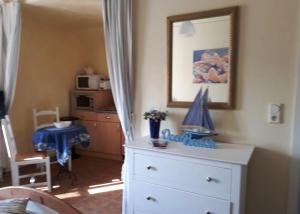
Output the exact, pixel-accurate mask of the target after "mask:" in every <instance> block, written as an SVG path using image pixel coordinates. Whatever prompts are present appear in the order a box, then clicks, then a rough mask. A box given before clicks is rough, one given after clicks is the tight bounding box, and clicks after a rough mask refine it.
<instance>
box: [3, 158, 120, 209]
mask: <svg viewBox="0 0 300 214" xmlns="http://www.w3.org/2000/svg"><path fill="white" fill-rule="evenodd" d="M121 166H122V162H120V161H114V160H106V159H99V158H91V157H84V156H81V157H80V158H79V159H76V160H73V172H74V173H75V174H76V175H77V180H76V181H75V183H74V186H72V185H71V180H70V179H69V177H68V176H67V175H64V176H63V177H62V178H61V179H60V180H57V181H56V182H55V183H54V184H53V186H54V189H53V191H52V193H51V194H52V195H55V196H56V197H58V198H60V199H62V200H64V201H66V202H67V203H69V204H71V205H72V206H73V207H75V208H77V209H78V210H79V211H81V212H82V213H84V214H85V213H86V214H120V213H121V209H122V188H123V184H122V182H121V181H120V179H121ZM31 168H33V167H31ZM31 168H27V169H26V168H25V169H22V171H23V170H24V171H26V172H28V171H32V169H31ZM51 172H52V177H55V175H56V174H57V172H58V166H57V165H56V164H55V165H53V166H52V168H51ZM8 185H10V176H9V175H6V176H5V180H4V183H0V186H8ZM41 189H44V188H41Z"/></svg>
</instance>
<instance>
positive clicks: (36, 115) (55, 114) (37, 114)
mask: <svg viewBox="0 0 300 214" xmlns="http://www.w3.org/2000/svg"><path fill="white" fill-rule="evenodd" d="M32 112H33V125H34V130H37V129H40V128H45V127H48V126H53V123H38V118H41V117H50V116H52V117H55V120H54V121H53V122H59V121H60V119H59V108H58V107H55V110H41V111H37V109H36V108H34V109H33V110H32ZM47 154H48V155H49V156H51V157H53V156H55V154H53V153H51V152H47ZM50 163H51V164H55V163H57V161H51V162H50ZM68 169H69V171H72V157H71V156H70V157H69V161H68Z"/></svg>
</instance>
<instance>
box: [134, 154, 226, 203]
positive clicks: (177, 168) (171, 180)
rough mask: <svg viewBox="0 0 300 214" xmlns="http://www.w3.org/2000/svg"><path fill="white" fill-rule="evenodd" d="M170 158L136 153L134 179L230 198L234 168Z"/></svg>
mask: <svg viewBox="0 0 300 214" xmlns="http://www.w3.org/2000/svg"><path fill="white" fill-rule="evenodd" d="M170 158H171V157H170ZM170 158H161V157H157V156H155V155H154V156H150V155H143V154H138V153H136V154H135V155H134V161H135V165H134V178H135V179H141V180H144V181H148V182H151V183H156V184H160V185H164V186H168V187H174V188H177V189H180V190H185V191H189V192H193V193H198V194H204V195H208V196H212V197H216V198H221V199H229V198H230V190H231V169H225V168H220V167H214V166H208V165H204V164H201V163H195V162H190V161H189V160H185V161H182V160H176V159H170ZM178 178H180V179H178Z"/></svg>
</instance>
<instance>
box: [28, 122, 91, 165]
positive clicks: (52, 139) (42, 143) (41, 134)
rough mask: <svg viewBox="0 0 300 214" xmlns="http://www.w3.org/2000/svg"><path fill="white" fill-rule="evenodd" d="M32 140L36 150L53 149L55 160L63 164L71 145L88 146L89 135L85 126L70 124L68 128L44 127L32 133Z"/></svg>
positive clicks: (69, 152) (66, 159)
mask: <svg viewBox="0 0 300 214" xmlns="http://www.w3.org/2000/svg"><path fill="white" fill-rule="evenodd" d="M32 141H33V144H34V148H35V150H36V151H47V150H55V151H56V157H57V161H58V162H59V163H60V164H61V165H64V164H65V163H66V162H67V161H68V158H69V155H70V154H71V148H72V146H74V145H76V144H81V145H82V146H83V147H88V145H89V143H90V136H89V134H88V132H87V130H86V128H85V127H83V126H80V125H72V126H70V127H68V128H55V127H54V126H52V127H46V128H42V129H38V130H36V131H35V132H34V133H33V136H32Z"/></svg>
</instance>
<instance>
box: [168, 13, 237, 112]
mask: <svg viewBox="0 0 300 214" xmlns="http://www.w3.org/2000/svg"><path fill="white" fill-rule="evenodd" d="M230 9H231V10H228V8H226V9H221V10H223V13H224V15H223V14H222V13H221V15H220V12H222V11H221V10H216V11H206V12H204V13H203V12H200V13H193V14H186V15H179V16H172V17H168V20H169V22H168V25H169V26H168V27H169V30H168V32H169V35H168V37H169V42H170V44H169V55H168V57H169V68H168V70H169V71H168V74H169V76H168V81H169V82H168V84H169V87H168V88H169V94H168V97H169V100H168V106H169V107H189V106H190V104H191V102H192V101H193V100H194V98H195V96H196V94H197V92H198V91H199V90H200V88H203V89H205V88H207V87H208V88H209V100H210V103H209V107H210V108H216V109H218V108H220V109H222V108H233V101H234V99H233V98H234V97H233V96H234V93H233V87H234V79H235V78H234V75H235V72H234V69H235V64H236V60H235V53H234V51H235V47H234V41H233V39H235V40H236V38H234V35H235V34H234V32H233V30H234V29H233V23H234V22H233V17H234V16H233V12H234V11H235V10H234V8H230ZM197 17H198V18H197ZM180 19H182V20H180Z"/></svg>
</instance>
